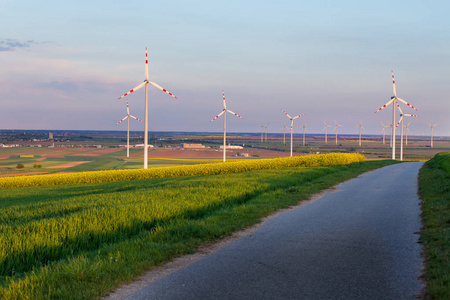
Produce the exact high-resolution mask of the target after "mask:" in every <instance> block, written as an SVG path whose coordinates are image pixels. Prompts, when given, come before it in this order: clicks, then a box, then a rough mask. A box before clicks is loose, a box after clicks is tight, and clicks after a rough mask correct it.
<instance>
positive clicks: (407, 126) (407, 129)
mask: <svg viewBox="0 0 450 300" xmlns="http://www.w3.org/2000/svg"><path fill="white" fill-rule="evenodd" d="M410 124H411V122H409V123H408V125H405V129H406V130H405V138H406V140H405V142H406V146H408V131H409V125H410Z"/></svg>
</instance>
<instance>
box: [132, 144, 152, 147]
mask: <svg viewBox="0 0 450 300" xmlns="http://www.w3.org/2000/svg"><path fill="white" fill-rule="evenodd" d="M148 147H149V148H154V147H155V146H153V145H148ZM134 148H144V144H136V145H134Z"/></svg>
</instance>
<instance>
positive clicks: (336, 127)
mask: <svg viewBox="0 0 450 300" xmlns="http://www.w3.org/2000/svg"><path fill="white" fill-rule="evenodd" d="M334 124H336V125H335V126H334V130H336V145H337V129H338V127H342V125H338V123H336V120H335V121H334Z"/></svg>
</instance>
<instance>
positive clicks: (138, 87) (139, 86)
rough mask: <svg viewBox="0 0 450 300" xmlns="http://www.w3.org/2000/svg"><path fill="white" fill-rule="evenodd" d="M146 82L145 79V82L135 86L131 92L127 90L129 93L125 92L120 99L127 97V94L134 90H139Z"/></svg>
mask: <svg viewBox="0 0 450 300" xmlns="http://www.w3.org/2000/svg"><path fill="white" fill-rule="evenodd" d="M145 83H146V82H145V81H144V82H143V83H141V84H140V85H138V86H137V87H135V88H134V89H132V90H130V91H129V92H127V93H125V94H123V96H120V97H119V99H121V98H123V97H125V96H126V95H129V94H131V93H132V92H134V91H137V90H138V89H140V88H141V87H143V86H144V85H145Z"/></svg>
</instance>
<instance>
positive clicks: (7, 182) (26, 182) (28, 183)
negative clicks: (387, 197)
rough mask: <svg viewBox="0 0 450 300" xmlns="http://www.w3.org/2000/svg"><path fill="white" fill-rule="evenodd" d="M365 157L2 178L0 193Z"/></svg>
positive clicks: (346, 161) (336, 156) (338, 155)
mask: <svg viewBox="0 0 450 300" xmlns="http://www.w3.org/2000/svg"><path fill="white" fill-rule="evenodd" d="M363 161H365V157H364V156H363V155H361V154H358V153H330V154H318V155H309V156H296V157H283V158H271V159H249V160H242V161H237V162H228V163H211V164H200V165H185V166H176V167H163V168H152V169H140V170H108V171H90V172H79V173H65V174H50V175H40V176H22V177H5V178H0V189H6V188H19V187H33V186H50V185H64V184H81V183H101V182H115V181H128V180H141V179H152V178H168V177H181V176H199V175H218V174H231V173H240V172H248V171H256V170H265V169H282V168H292V167H329V166H338V165H346V164H351V163H359V162H363Z"/></svg>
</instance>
